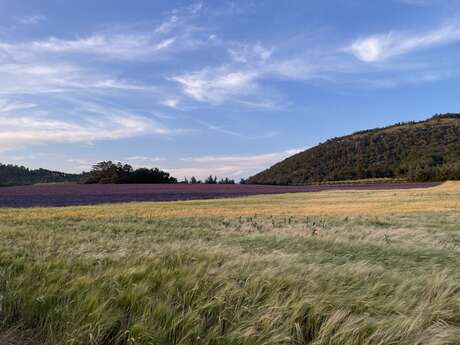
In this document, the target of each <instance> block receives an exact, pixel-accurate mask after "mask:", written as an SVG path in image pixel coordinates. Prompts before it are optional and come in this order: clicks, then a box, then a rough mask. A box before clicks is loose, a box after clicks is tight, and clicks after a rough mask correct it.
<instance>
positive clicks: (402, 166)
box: [248, 114, 460, 184]
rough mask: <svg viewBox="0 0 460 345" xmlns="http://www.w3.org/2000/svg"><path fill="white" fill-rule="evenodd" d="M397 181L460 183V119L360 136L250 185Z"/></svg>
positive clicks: (317, 150) (316, 150)
mask: <svg viewBox="0 0 460 345" xmlns="http://www.w3.org/2000/svg"><path fill="white" fill-rule="evenodd" d="M375 178H395V179H405V180H408V181H445V180H459V179H460V114H444V115H435V116H433V117H432V118H430V119H428V120H426V121H421V122H409V123H402V124H396V125H393V126H389V127H386V128H377V129H373V130H367V131H361V132H356V133H354V134H352V135H348V136H345V137H341V138H333V139H330V140H328V141H327V142H325V143H323V144H320V145H318V146H316V147H313V148H311V149H309V150H306V151H304V152H301V153H298V154H296V155H294V156H292V157H289V158H287V159H286V160H284V161H283V162H280V163H278V164H276V165H274V166H273V167H271V168H270V169H267V170H265V171H263V172H261V173H259V174H257V175H255V176H253V177H251V178H249V180H248V182H249V183H259V184H308V183H316V182H327V181H341V180H356V179H375Z"/></svg>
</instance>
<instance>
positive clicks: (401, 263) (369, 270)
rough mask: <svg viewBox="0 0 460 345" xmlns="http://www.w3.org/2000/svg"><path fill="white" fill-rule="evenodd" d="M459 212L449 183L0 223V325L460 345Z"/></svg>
mask: <svg viewBox="0 0 460 345" xmlns="http://www.w3.org/2000/svg"><path fill="white" fill-rule="evenodd" d="M377 200H381V205H383V206H382V208H383V207H386V206H389V207H390V209H393V208H398V207H399V208H400V210H399V211H400V212H395V213H393V212H384V210H381V209H379V208H378V207H377V206H376V204H374V201H375V202H377ZM410 200H413V202H414V203H415V205H406V203H407V202H408V201H410ZM459 202H460V187H459V185H458V184H455V183H449V184H446V185H443V186H441V187H437V188H433V189H431V190H413V191H373V192H326V193H319V194H292V195H282V196H261V197H249V198H240V199H226V200H211V201H194V202H173V203H139V204H129V205H111V206H93V207H75V208H60V209H28V210H16V209H9V210H7V209H5V210H0V219H1V223H0V296H1V297H0V299H1V301H0V306H1V307H0V308H1V309H0V310H1V311H0V318H1V322H2V325H3V327H4V328H5V329H6V328H10V327H21V328H22V329H25V330H33V331H34V333H35V334H36V335H37V336H38V337H39V338H40V339H41V340H42V341H43V342H44V343H46V344H52V345H57V344H75V345H80V344H81V345H83V344H84V345H87V344H89V345H102V344H104V345H105V344H248V345H249V344H251V345H252V344H315V345H319V344H337V345H338V344H340V345H347V344H407V345H416V344H417V345H418V344H424V345H425V344H428V345H435V344H460V213H459V212H458V211H459V208H458V205H459ZM391 205H393V206H391ZM456 205H457V206H456ZM321 207H322V209H321ZM432 207H435V210H434V211H433V210H432ZM344 208H345V211H344V212H342V210H344ZM351 209H353V211H352V212H349V211H346V210H351ZM270 210H272V211H273V212H271V211H270ZM315 210H318V212H316V211H315ZM334 210H341V211H340V212H335V211H334ZM329 211H331V212H329ZM206 212H208V214H209V215H208V216H206ZM219 212H220V213H219ZM165 215H167V216H165Z"/></svg>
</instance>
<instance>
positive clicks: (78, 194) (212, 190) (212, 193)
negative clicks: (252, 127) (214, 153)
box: [0, 183, 437, 207]
mask: <svg viewBox="0 0 460 345" xmlns="http://www.w3.org/2000/svg"><path fill="white" fill-rule="evenodd" d="M436 185H437V183H382V184H349V185H347V184H344V185H309V186H266V185H212V184H209V185H207V184H190V185H187V184H129V185H113V184H98V185H83V184H42V185H33V186H21V187H4V188H0V207H41V206H43V207H46V206H73V205H95V204H104V203H116V202H133V201H174V200H196V199H211V198H226V197H237V196H247V195H259V194H281V193H299V192H319V191H322V190H332V189H335V190H377V189H409V188H428V187H433V186H436Z"/></svg>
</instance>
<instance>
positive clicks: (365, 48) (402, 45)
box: [345, 24, 460, 62]
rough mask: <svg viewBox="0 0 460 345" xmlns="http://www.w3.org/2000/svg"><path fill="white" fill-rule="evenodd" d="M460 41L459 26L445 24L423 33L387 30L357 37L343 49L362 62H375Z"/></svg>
mask: <svg viewBox="0 0 460 345" xmlns="http://www.w3.org/2000/svg"><path fill="white" fill-rule="evenodd" d="M457 41H460V26H459V25H457V24H446V25H443V26H441V27H439V28H437V29H435V30H432V31H428V32H424V33H414V34H410V33H404V32H389V33H386V34H381V35H373V36H368V37H364V38H359V39H357V40H356V41H355V42H353V43H352V44H351V45H350V46H348V47H347V48H346V49H345V51H347V52H349V53H351V54H353V55H354V56H355V57H356V58H358V59H359V60H361V61H364V62H377V61H382V60H385V59H388V58H391V57H395V56H399V55H403V54H407V53H410V52H412V51H415V50H420V49H427V48H431V47H435V46H440V45H445V44H449V43H453V42H457Z"/></svg>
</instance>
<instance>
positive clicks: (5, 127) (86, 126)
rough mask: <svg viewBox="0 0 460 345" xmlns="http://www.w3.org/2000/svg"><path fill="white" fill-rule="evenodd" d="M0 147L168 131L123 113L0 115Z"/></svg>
mask: <svg viewBox="0 0 460 345" xmlns="http://www.w3.org/2000/svg"><path fill="white" fill-rule="evenodd" d="M0 122H1V123H2V126H1V128H0V150H7V149H11V148H17V147H23V146H28V145H32V144H46V143H52V142H59V143H78V142H87V143H91V142H95V141H100V140H116V139H122V138H130V137H134V136H139V135H146V134H159V135H166V134H168V133H169V130H167V129H165V128H163V127H161V126H159V125H158V124H157V123H155V122H154V121H152V120H151V119H148V118H146V117H142V116H136V115H130V116H127V115H126V114H125V115H124V116H122V117H120V116H110V117H107V116H105V117H103V116H101V117H98V118H94V117H88V118H83V119H80V120H79V121H78V122H76V121H70V120H69V121H66V120H63V119H56V118H53V117H51V116H44V115H35V116H11V115H0Z"/></svg>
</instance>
